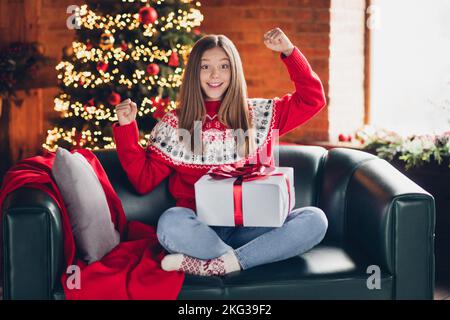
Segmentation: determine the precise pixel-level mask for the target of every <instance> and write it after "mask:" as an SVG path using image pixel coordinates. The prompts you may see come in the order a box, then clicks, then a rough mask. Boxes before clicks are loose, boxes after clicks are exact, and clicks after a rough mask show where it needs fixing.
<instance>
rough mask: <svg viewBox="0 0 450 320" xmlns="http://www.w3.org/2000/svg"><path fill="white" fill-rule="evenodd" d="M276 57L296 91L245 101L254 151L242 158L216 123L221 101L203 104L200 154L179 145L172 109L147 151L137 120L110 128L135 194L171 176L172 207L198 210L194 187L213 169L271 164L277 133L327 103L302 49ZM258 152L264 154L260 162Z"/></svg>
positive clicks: (296, 124)
mask: <svg viewBox="0 0 450 320" xmlns="http://www.w3.org/2000/svg"><path fill="white" fill-rule="evenodd" d="M280 59H281V60H282V61H283V62H284V64H285V65H286V67H287V70H288V72H289V75H290V78H291V80H292V82H293V83H294V85H295V92H294V93H292V94H286V95H285V96H283V97H281V98H278V97H277V98H274V99H261V98H259V99H248V105H249V111H250V118H251V121H252V124H253V125H254V128H255V132H256V143H257V151H256V153H254V154H252V155H250V156H248V157H246V158H240V156H239V155H238V154H236V152H235V151H233V150H235V148H233V146H235V140H234V139H233V136H232V133H227V131H229V130H227V128H226V127H225V125H224V124H222V123H221V122H219V120H218V117H217V112H218V110H219V107H220V103H221V101H205V106H206V109H207V110H206V111H207V115H208V117H207V118H206V120H205V121H204V123H203V126H202V142H203V153H202V155H200V156H198V155H197V154H195V155H194V154H193V153H191V152H190V151H189V150H187V149H185V148H184V147H183V146H182V144H180V143H178V139H179V138H178V133H177V130H176V129H177V127H178V119H177V115H176V111H175V110H172V111H170V112H167V113H166V114H165V115H164V117H163V118H162V119H161V121H159V122H158V123H157V124H156V126H155V127H154V128H153V130H152V132H151V134H150V140H149V145H148V147H147V148H145V149H144V148H143V147H142V146H141V145H140V144H139V142H138V139H139V134H138V127H137V124H136V121H134V122H132V123H130V124H128V125H125V126H120V125H119V124H118V123H116V124H114V129H113V130H114V139H115V142H116V146H117V153H118V156H119V160H120V163H121V164H122V166H123V168H124V170H125V172H126V173H127V175H128V178H129V180H130V181H131V183H132V184H133V186H134V187H135V189H136V191H137V192H139V193H141V194H145V193H148V192H150V191H152V190H153V189H154V188H155V187H156V186H157V185H158V184H159V183H160V182H161V181H162V180H164V179H165V178H167V177H169V191H170V193H171V194H172V195H173V197H174V198H175V200H176V205H177V206H180V207H187V208H191V209H193V210H194V211H196V205H195V192H194V184H195V182H196V181H197V180H198V179H200V177H201V176H203V175H204V174H206V173H207V171H208V170H209V169H211V168H212V167H215V166H218V165H220V164H225V163H226V164H233V163H238V162H239V163H249V162H250V161H253V162H250V163H255V161H256V162H258V163H260V162H264V163H269V164H274V162H273V155H272V147H273V143H274V140H275V139H274V137H276V135H277V133H278V136H282V135H283V134H285V133H287V132H289V131H291V130H293V129H295V128H296V127H298V126H300V125H301V124H303V123H305V122H306V121H308V120H309V119H311V118H312V117H313V116H314V115H315V114H317V113H318V112H319V111H320V110H321V109H322V108H323V107H324V106H325V105H326V100H325V94H324V91H323V87H322V83H321V81H320V79H319V77H318V76H317V75H316V74H315V73H314V72H313V70H312V69H311V66H310V64H309V63H308V61H307V60H306V58H305V56H304V55H303V54H302V53H301V52H300V50H299V49H298V48H295V49H294V51H293V52H292V54H291V55H289V56H288V57H285V56H284V55H283V54H280ZM275 141H276V140H275ZM224 150H226V151H224ZM219 151H220V152H219ZM261 154H263V155H268V156H265V157H264V159H263V160H264V161H263V160H261V156H260V155H261Z"/></svg>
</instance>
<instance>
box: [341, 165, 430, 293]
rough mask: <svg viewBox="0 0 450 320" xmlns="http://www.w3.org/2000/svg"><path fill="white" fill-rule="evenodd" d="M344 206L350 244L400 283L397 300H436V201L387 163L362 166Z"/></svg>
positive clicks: (352, 182) (346, 237)
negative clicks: (434, 291)
mask: <svg viewBox="0 0 450 320" xmlns="http://www.w3.org/2000/svg"><path fill="white" fill-rule="evenodd" d="M345 198H346V201H345V202H346V203H345V208H346V209H345V217H344V220H345V223H344V225H345V226H344V229H345V230H344V234H345V242H346V244H347V245H349V246H352V247H355V248H357V249H358V250H359V251H360V252H362V253H363V254H364V255H365V256H366V257H367V258H368V261H370V262H373V264H374V265H378V266H379V267H380V268H381V271H386V272H389V273H390V274H392V275H393V276H394V279H395V296H394V297H393V298H395V299H433V290H434V228H435V206H434V198H433V197H432V196H431V195H430V194H429V193H428V192H426V191H425V190H423V189H422V188H421V187H419V186H418V185H417V184H416V183H414V182H413V181H411V180H410V179H409V178H407V177H406V176H405V175H404V174H402V173H401V172H400V171H398V170H397V169H395V168H394V167H393V166H392V165H390V164H389V163H388V162H386V161H385V160H381V159H374V160H370V161H366V162H364V163H361V164H360V165H359V166H358V168H357V169H356V170H355V171H354V173H353V175H352V176H351V178H350V180H349V183H348V187H347V191H346V197H345Z"/></svg>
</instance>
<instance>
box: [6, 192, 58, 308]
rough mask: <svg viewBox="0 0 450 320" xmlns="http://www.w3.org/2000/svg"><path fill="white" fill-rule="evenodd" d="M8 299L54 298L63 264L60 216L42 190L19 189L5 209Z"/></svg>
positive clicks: (9, 199)
mask: <svg viewBox="0 0 450 320" xmlns="http://www.w3.org/2000/svg"><path fill="white" fill-rule="evenodd" d="M2 217H3V223H2V225H3V259H4V260H3V263H4V298H5V299H51V298H52V297H53V290H54V289H55V288H56V287H58V286H60V284H59V282H60V276H61V272H62V269H63V265H64V252H63V233H62V223H61V215H60V211H59V208H58V206H57V205H56V203H55V202H54V201H53V200H52V199H51V198H50V197H49V196H48V195H47V194H46V193H45V192H43V191H41V190H38V189H31V188H19V189H17V190H15V191H14V192H12V193H11V194H10V195H8V197H7V198H6V200H5V202H4V205H3V208H2Z"/></svg>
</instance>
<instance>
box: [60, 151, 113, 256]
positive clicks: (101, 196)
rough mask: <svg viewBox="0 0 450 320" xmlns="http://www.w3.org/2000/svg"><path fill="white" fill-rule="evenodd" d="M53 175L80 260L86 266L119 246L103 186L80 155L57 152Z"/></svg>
mask: <svg viewBox="0 0 450 320" xmlns="http://www.w3.org/2000/svg"><path fill="white" fill-rule="evenodd" d="M52 175H53V178H54V179H55V182H56V184H57V185H58V188H59V191H60V192H61V196H62V198H63V200H64V204H65V206H66V208H67V212H68V214H69V218H70V224H71V227H72V232H73V235H74V238H75V244H76V246H77V249H78V250H79V252H80V253H81V257H82V258H83V259H84V260H85V261H87V262H88V263H89V264H90V263H93V262H95V261H98V260H101V258H102V257H103V256H104V255H106V254H107V253H108V252H109V251H111V250H112V249H113V248H114V247H115V246H117V245H118V244H119V243H120V235H119V233H118V232H117V230H115V228H114V224H113V222H112V221H111V214H110V210H109V207H108V202H107V200H106V195H105V192H104V191H103V188H102V185H101V183H100V181H99V179H98V177H97V175H96V174H95V172H94V169H93V168H92V167H91V165H90V164H89V162H88V161H87V160H86V159H85V158H84V156H83V155H81V154H79V153H77V152H74V153H73V154H72V153H70V152H69V151H67V150H66V149H63V148H58V150H57V151H56V157H55V161H54V163H53V168H52Z"/></svg>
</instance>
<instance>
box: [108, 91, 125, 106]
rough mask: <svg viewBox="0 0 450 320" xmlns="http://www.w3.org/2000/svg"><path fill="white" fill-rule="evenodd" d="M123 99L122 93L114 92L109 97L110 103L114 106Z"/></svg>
mask: <svg viewBox="0 0 450 320" xmlns="http://www.w3.org/2000/svg"><path fill="white" fill-rule="evenodd" d="M121 100H122V98H121V96H120V94H118V93H116V92H113V93H111V94H110V95H109V97H108V103H109V104H110V105H112V106H115V105H118V104H119V103H120V101H121Z"/></svg>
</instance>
